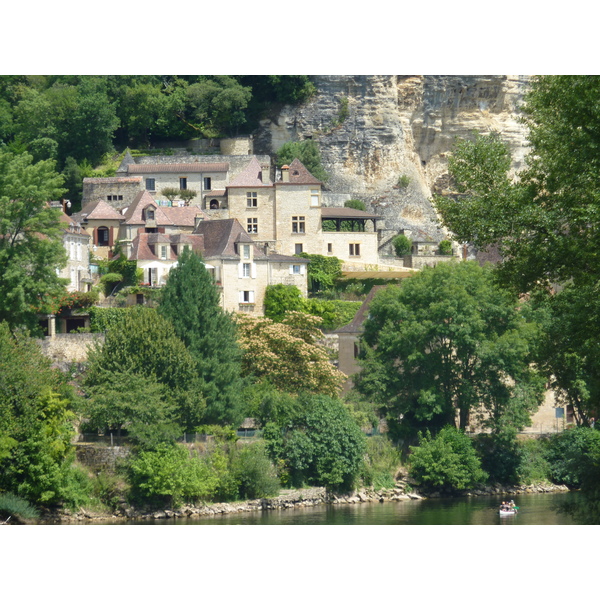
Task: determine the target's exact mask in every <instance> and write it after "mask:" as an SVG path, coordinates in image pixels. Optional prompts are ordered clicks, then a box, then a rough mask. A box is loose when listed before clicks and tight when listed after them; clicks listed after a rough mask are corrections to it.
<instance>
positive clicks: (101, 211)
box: [73, 200, 124, 223]
mask: <svg viewBox="0 0 600 600" xmlns="http://www.w3.org/2000/svg"><path fill="white" fill-rule="evenodd" d="M84 219H87V220H88V221H89V220H90V219H96V220H111V219H115V220H119V221H123V220H124V217H123V215H122V214H121V213H120V212H118V211H116V210H115V209H114V208H113V207H112V206H111V205H110V204H108V202H106V201H104V200H97V201H96V202H89V203H88V204H86V205H85V206H84V207H83V208H82V209H81V211H80V212H78V213H75V214H74V215H73V220H74V221H77V222H78V223H81V222H82V221H83V220H84Z"/></svg>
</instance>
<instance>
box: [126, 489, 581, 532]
mask: <svg viewBox="0 0 600 600" xmlns="http://www.w3.org/2000/svg"><path fill="white" fill-rule="evenodd" d="M568 495H569V494H565V493H558V494H532V495H526V496H525V495H524V496H515V497H514V500H515V503H516V504H517V506H518V507H519V509H520V510H519V512H518V514H517V515H514V516H507V517H501V516H500V515H499V514H498V506H499V504H500V501H501V499H502V498H506V496H503V497H501V496H498V497H496V496H480V497H471V498H447V499H441V498H431V499H428V500H411V501H403V502H385V503H374V502H369V503H364V504H350V505H346V504H336V505H330V504H329V505H321V506H317V507H310V508H296V509H287V510H271V511H261V512H250V513H238V514H231V515H216V516H213V517H203V518H201V519H177V520H175V521H174V520H172V519H169V520H165V519H159V520H156V521H147V520H145V521H139V522H130V523H129V524H130V525H150V524H153V525H574V524H575V523H574V522H573V520H572V519H571V518H570V517H569V516H567V515H563V514H560V513H559V512H558V511H557V510H556V509H557V505H558V504H560V502H561V501H564V500H565V499H566V497H567V496H568Z"/></svg>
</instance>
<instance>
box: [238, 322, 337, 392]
mask: <svg viewBox="0 0 600 600" xmlns="http://www.w3.org/2000/svg"><path fill="white" fill-rule="evenodd" d="M319 322H320V319H319V318H318V317H313V316H311V315H307V314H304V313H297V312H291V313H288V314H287V316H286V317H285V318H284V319H283V321H282V322H281V323H275V322H274V321H272V320H271V319H268V318H266V317H251V316H248V315H239V317H238V323H239V333H240V344H241V346H242V347H243V349H244V360H243V368H244V374H245V375H246V376H252V377H255V378H257V379H258V380H260V381H267V382H270V383H271V384H272V385H274V386H275V387H276V388H277V389H279V390H280V391H283V392H288V393H292V394H297V393H299V392H302V391H308V392H313V393H321V394H329V395H333V396H335V395H337V394H338V393H339V391H340V389H341V384H342V381H343V379H344V376H343V374H342V373H341V372H340V371H338V369H336V368H335V367H334V366H333V365H332V364H331V363H330V362H329V355H328V354H327V351H326V350H325V349H324V348H323V347H322V346H318V345H317V344H316V341H317V340H319V339H320V338H322V337H323V334H322V333H321V331H320V330H319V329H318V323H319Z"/></svg>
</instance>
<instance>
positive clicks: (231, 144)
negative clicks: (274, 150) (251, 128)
mask: <svg viewBox="0 0 600 600" xmlns="http://www.w3.org/2000/svg"><path fill="white" fill-rule="evenodd" d="M219 143H220V146H221V154H252V138H249V137H240V138H228V139H222V140H220V141H219Z"/></svg>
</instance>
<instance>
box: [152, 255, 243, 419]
mask: <svg viewBox="0 0 600 600" xmlns="http://www.w3.org/2000/svg"><path fill="white" fill-rule="evenodd" d="M159 312H160V314H161V315H163V316H164V317H166V318H167V319H168V320H169V321H171V323H172V324H173V327H174V330H175V332H176V334H177V335H178V337H179V338H180V339H181V340H182V341H183V342H184V344H185V346H186V347H187V349H188V351H189V353H190V354H191V355H192V357H193V358H194V360H195V363H196V370H197V373H198V377H199V380H200V388H201V391H202V396H203V397H204V398H205V400H206V411H205V413H204V422H205V423H213V424H221V425H234V426H237V425H238V424H239V423H241V422H242V420H243V418H244V416H245V415H244V414H243V412H244V407H243V406H242V404H241V388H242V385H243V382H242V379H241V360H242V351H241V348H240V346H239V344H238V341H237V330H236V323H235V320H234V319H233V317H232V316H231V315H229V314H228V313H225V312H224V311H223V309H222V308H221V306H220V297H219V291H218V290H217V287H216V285H215V284H214V282H213V280H212V277H211V275H210V273H209V272H208V270H207V269H206V268H205V266H204V263H203V262H202V259H201V258H200V257H199V256H197V255H196V254H194V253H192V252H191V251H190V250H188V249H186V250H184V252H182V253H181V256H180V257H179V261H178V263H177V266H176V267H175V268H173V269H171V272H170V274H169V279H168V281H167V284H166V285H165V287H164V290H163V294H162V299H161V303H160V306H159Z"/></svg>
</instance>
